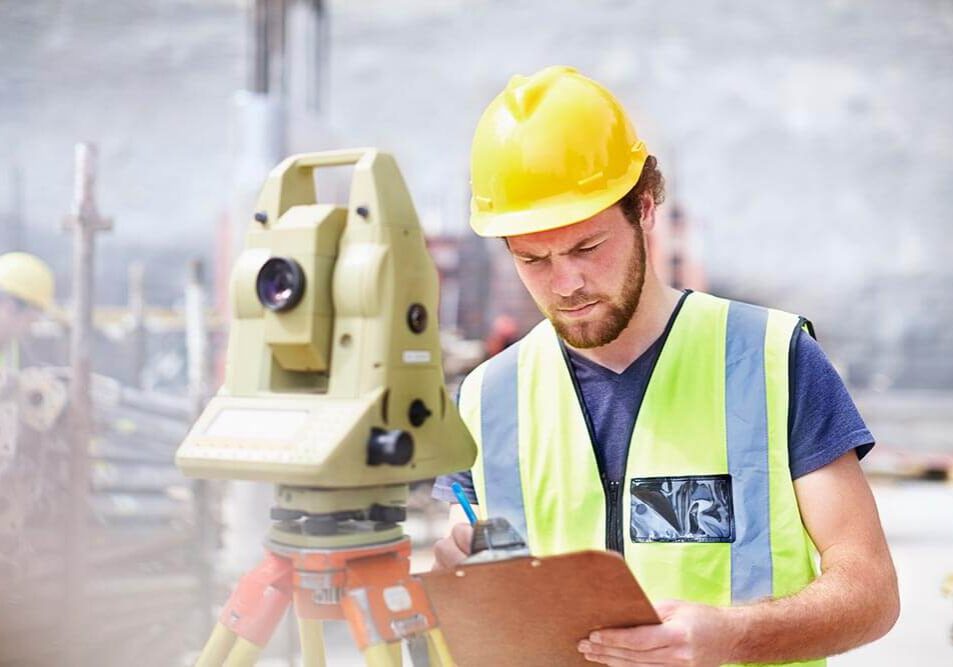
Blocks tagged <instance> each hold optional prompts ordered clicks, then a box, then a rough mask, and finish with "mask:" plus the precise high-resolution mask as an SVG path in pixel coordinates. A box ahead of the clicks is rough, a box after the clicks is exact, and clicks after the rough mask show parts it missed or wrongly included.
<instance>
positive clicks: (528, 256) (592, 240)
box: [513, 231, 608, 259]
mask: <svg viewBox="0 0 953 667" xmlns="http://www.w3.org/2000/svg"><path fill="white" fill-rule="evenodd" d="M600 236H601V237H604V238H599V237H600ZM606 238H608V234H607V233H606V232H604V231H601V232H595V233H594V234H590V235H589V236H587V237H585V238H583V239H581V240H580V241H578V242H577V243H576V244H575V245H573V247H572V248H570V249H569V250H566V251H565V252H560V253H556V254H557V255H569V254H571V253H573V252H576V251H577V250H579V249H580V248H584V247H586V246H587V245H591V244H593V243H596V242H597V241H598V242H600V243H601V242H602V241H604V240H605V239H606ZM513 254H514V255H517V256H519V257H524V258H526V259H546V258H547V257H549V254H548V253H547V254H545V255H534V254H533V253H531V252H523V251H519V250H515V251H513Z"/></svg>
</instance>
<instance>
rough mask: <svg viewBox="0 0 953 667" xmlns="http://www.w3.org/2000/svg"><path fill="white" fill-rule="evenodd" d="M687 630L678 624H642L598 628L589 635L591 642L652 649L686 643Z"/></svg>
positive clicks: (633, 648)
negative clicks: (619, 627) (633, 626)
mask: <svg viewBox="0 0 953 667" xmlns="http://www.w3.org/2000/svg"><path fill="white" fill-rule="evenodd" d="M684 635H685V632H684V630H683V628H681V627H680V626H677V625H671V624H665V623H663V624H661V625H640V626H638V627H635V628H621V629H617V630H612V629H608V630H598V631H596V632H593V633H592V634H590V635H589V641H590V643H591V644H593V645H594V646H595V645H603V646H611V647H615V648H624V649H628V650H630V651H642V652H644V651H652V650H655V649H661V648H665V647H667V646H674V645H677V644H681V643H684V641H685V636H684Z"/></svg>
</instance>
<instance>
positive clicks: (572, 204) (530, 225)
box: [470, 153, 647, 238]
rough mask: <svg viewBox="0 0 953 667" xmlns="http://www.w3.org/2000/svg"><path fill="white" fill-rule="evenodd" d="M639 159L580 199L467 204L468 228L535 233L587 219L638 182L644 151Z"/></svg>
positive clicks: (481, 232)
mask: <svg viewBox="0 0 953 667" xmlns="http://www.w3.org/2000/svg"><path fill="white" fill-rule="evenodd" d="M639 158H640V159H636V160H633V162H632V164H631V165H630V167H629V171H628V172H627V173H626V174H625V175H624V176H623V177H621V178H618V179H616V180H615V181H614V182H612V183H610V184H609V185H607V187H606V188H604V189H603V190H602V191H601V192H598V193H591V194H589V195H587V196H586V197H585V198H582V199H580V198H578V196H572V197H570V196H563V197H559V198H556V199H554V201H553V203H552V204H549V205H536V206H534V207H533V208H531V209H527V210H523V211H511V212H508V213H496V212H493V211H478V210H474V209H475V208H476V207H475V206H471V212H470V227H471V228H472V229H473V231H474V232H476V234H477V235H478V236H483V237H488V238H493V237H504V236H520V235H522V234H535V233H536V232H545V231H549V230H551V229H558V228H560V227H567V226H569V225H573V224H576V223H577V222H582V221H583V220H587V219H589V218H591V217H593V216H594V215H596V214H598V213H600V212H602V211H604V210H606V209H607V208H609V207H610V206H612V205H613V204H615V203H617V202H618V201H619V200H620V199H622V197H624V196H625V195H626V193H627V192H628V191H629V190H631V189H632V188H633V187H634V186H635V184H636V183H638V181H639V177H640V176H641V175H642V167H643V165H644V164H645V160H646V158H647V154H644V153H643V155H641V156H639Z"/></svg>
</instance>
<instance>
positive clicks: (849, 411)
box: [433, 310, 874, 503]
mask: <svg viewBox="0 0 953 667" xmlns="http://www.w3.org/2000/svg"><path fill="white" fill-rule="evenodd" d="M676 313H677V310H676ZM663 339H664V336H662V337H660V338H659V339H658V340H657V341H655V342H654V343H653V344H652V345H651V346H650V347H649V348H648V349H647V350H646V351H645V352H644V353H643V354H642V355H641V356H640V357H639V358H638V359H636V360H635V361H633V362H632V364H631V365H630V366H629V367H628V368H626V369H625V370H624V371H622V372H621V373H616V372H614V371H612V370H609V369H608V368H605V367H604V366H600V365H599V364H597V363H596V362H594V361H591V360H589V359H586V358H585V357H583V356H581V355H579V354H577V353H575V352H573V351H572V350H568V352H569V360H570V362H571V364H572V372H573V374H574V375H575V377H576V381H577V383H578V385H579V390H580V394H581V395H582V398H583V402H584V403H585V407H586V412H587V413H588V414H589V418H590V421H591V423H592V429H593V432H594V434H595V440H596V442H595V450H596V455H597V457H598V459H599V467H600V469H601V470H604V471H605V473H606V475H607V477H608V479H609V480H614V481H619V482H621V481H623V478H624V477H625V464H626V461H625V458H626V454H627V451H628V446H629V441H630V440H631V436H632V427H633V425H634V423H635V419H636V417H637V416H638V411H639V407H640V406H641V404H642V397H643V396H644V395H645V388H646V386H648V382H649V377H650V375H651V373H652V369H653V368H654V366H655V361H656V359H657V358H658V355H659V352H660V351H661V349H662V345H663ZM792 377H793V383H792V385H791V402H790V419H789V424H790V433H789V437H788V459H789V465H790V469H791V478H792V479H797V478H798V477H802V476H804V475H806V474H808V473H810V472H814V471H815V470H818V469H819V468H823V467H824V466H826V465H827V464H829V463H832V462H833V461H834V460H836V459H837V458H839V457H840V456H842V455H843V454H845V453H846V452H849V451H850V450H852V449H853V450H855V451H856V452H857V457H858V458H863V457H864V456H866V455H867V452H869V451H870V449H871V448H872V447H873V446H874V438H873V436H872V435H871V434H870V431H869V430H868V429H867V425H866V424H865V423H864V420H863V419H862V418H861V416H860V413H859V412H858V411H857V407H856V406H855V405H854V401H853V400H852V399H851V397H850V394H849V393H848V392H847V388H846V387H845V386H844V383H843V381H842V380H841V379H840V376H839V375H838V374H837V371H836V370H835V369H834V367H833V366H832V365H831V362H830V361H829V360H828V359H827V356H826V355H825V354H824V352H823V351H822V350H821V347H820V345H818V343H817V341H816V340H814V338H812V337H811V336H810V335H809V334H807V333H805V332H804V331H802V330H799V331H798V338H797V341H796V343H795V352H794V364H793V373H792ZM453 482H460V485H461V486H462V487H463V488H464V490H465V491H466V494H467V498H468V499H469V500H470V502H473V503H477V502H478V500H477V497H476V494H475V493H474V491H473V479H472V477H471V476H470V472H469V471H465V472H459V473H454V474H452V475H444V476H442V477H438V478H437V480H436V482H435V483H434V488H433V497H434V498H437V499H438V500H445V501H447V502H455V498H454V495H453V492H452V491H451V490H450V485H451V484H452V483H453Z"/></svg>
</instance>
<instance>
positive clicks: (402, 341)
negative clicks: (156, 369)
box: [176, 149, 476, 667]
mask: <svg viewBox="0 0 953 667" xmlns="http://www.w3.org/2000/svg"><path fill="white" fill-rule="evenodd" d="M342 165H353V166H354V169H353V176H352V182H351V191H350V198H349V203H348V206H347V208H343V207H340V206H334V205H331V204H324V203H318V202H317V200H316V197H315V185H314V174H313V172H314V170H315V169H317V168H320V167H332V166H342ZM231 303H232V309H233V312H232V318H233V319H232V324H231V331H230V335H229V341H228V353H227V367H226V374H225V383H224V386H223V387H222V388H221V389H220V390H219V392H218V394H217V395H216V396H215V397H214V398H212V400H211V401H210V402H209V404H208V406H207V407H206V408H205V411H204V412H203V413H202V415H201V416H200V417H199V419H198V420H197V421H196V423H195V425H194V426H193V427H192V429H191V431H190V432H189V434H188V436H187V437H186V439H185V441H184V442H183V443H182V445H181V446H180V447H179V450H178V451H177V453H176V464H177V465H178V466H179V468H181V470H182V471H183V472H184V473H185V474H186V475H189V476H192V477H200V478H211V479H240V480H258V481H268V482H272V483H274V484H275V485H276V488H275V506H274V507H273V508H272V509H271V519H272V521H273V525H272V527H271V529H270V532H269V534H268V537H267V539H266V541H265V551H266V553H265V557H264V559H263V560H262V561H261V563H260V564H259V565H258V566H257V567H256V568H255V569H253V570H252V571H251V572H249V573H248V574H246V575H245V576H244V577H243V578H242V579H241V581H240V583H239V585H238V587H237V589H236V591H235V592H234V593H233V594H232V597H231V598H230V599H229V601H228V603H227V604H226V605H225V607H224V609H223V610H222V613H221V615H220V616H219V620H218V623H217V624H216V626H215V629H214V630H213V632H212V636H211V637H210V638H209V640H208V643H207V644H206V645H205V648H204V649H203V651H202V653H201V655H200V656H199V659H198V662H197V663H196V664H197V665H199V666H201V667H209V666H212V665H215V666H217V665H229V666H244V665H253V664H254V663H255V661H256V659H257V658H258V656H259V655H260V653H261V651H262V649H263V648H264V646H265V645H266V644H267V642H268V639H269V637H270V636H271V634H272V633H273V632H274V629H275V627H276V625H277V624H278V622H279V621H280V620H281V618H282V616H283V615H284V613H285V611H286V610H287V608H288V606H289V605H290V604H291V603H292V602H293V603H294V610H295V614H296V616H297V620H298V628H299V634H300V641H301V654H302V663H303V664H304V665H306V666H308V667H313V666H316V665H324V664H325V655H324V641H323V628H322V623H323V622H324V621H328V620H346V621H347V623H348V625H349V626H350V630H351V634H352V635H353V637H354V640H355V642H356V643H357V645H358V648H359V649H360V650H361V652H362V653H363V655H364V659H365V661H366V663H367V664H368V665H373V666H385V665H399V664H400V663H401V642H402V641H403V640H409V641H410V642H412V643H413V644H414V645H415V646H416V647H417V649H418V651H417V652H420V649H422V648H424V647H425V649H426V650H425V651H423V653H424V654H425V655H426V656H427V658H428V659H429V664H431V665H441V666H448V665H451V664H453V663H452V660H451V658H450V655H449V652H448V650H447V646H446V643H445V641H444V638H443V635H442V634H441V631H440V629H439V628H438V625H437V619H436V616H435V614H434V611H433V609H432V607H431V605H430V602H429V601H428V598H427V595H426V593H425V591H424V589H423V587H422V585H421V584H420V582H419V581H417V580H415V579H414V578H413V577H411V576H410V561H409V556H410V539H409V538H408V537H406V536H405V535H404V533H403V530H402V528H401V526H400V522H401V521H403V520H404V519H405V518H406V502H407V497H408V493H409V486H408V485H409V483H410V482H412V481H415V480H419V479H426V478H432V477H435V476H437V475H441V474H445V473H448V472H452V471H455V470H463V469H466V468H469V467H470V466H471V464H472V463H473V460H474V457H475V454H476V450H475V447H474V444H473V440H472V439H471V437H470V435H469V432H468V431H467V429H466V427H465V426H464V424H463V422H462V421H461V419H460V416H459V414H458V413H457V409H456V406H455V404H454V401H453V400H451V399H450V398H449V397H448V395H447V391H446V388H445V386H444V381H443V369H442V359H441V351H440V338H439V331H438V327H437V320H436V312H437V304H438V281H437V271H436V269H435V267H434V264H433V260H432V259H431V258H430V256H429V255H428V254H427V250H426V247H425V245H424V238H423V233H422V231H421V228H420V224H419V222H418V220H417V215H416V212H415V211H414V207H413V204H412V202H411V199H410V195H409V193H408V191H407V187H406V185H405V184H404V180H403V178H402V177H401V175H400V172H399V170H398V169H397V164H396V162H395V161H394V159H393V158H392V157H391V156H390V155H388V154H386V153H382V152H379V151H377V150H375V149H356V150H346V151H334V152H325V153H311V154H304V155H297V156H292V157H289V158H288V159H286V160H285V161H283V162H282V163H281V164H279V165H278V166H277V167H275V169H274V170H272V172H271V173H270V175H269V176H268V178H267V180H266V182H265V185H264V187H263V189H262V191H261V194H260V195H259V199H258V204H257V206H256V213H255V214H254V222H252V223H251V227H250V229H249V231H248V234H247V237H246V240H245V249H244V251H243V252H242V253H241V255H240V256H239V257H238V260H237V263H236V265H235V267H234V270H233V272H232V278H231Z"/></svg>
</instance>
